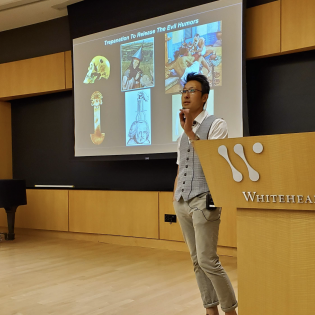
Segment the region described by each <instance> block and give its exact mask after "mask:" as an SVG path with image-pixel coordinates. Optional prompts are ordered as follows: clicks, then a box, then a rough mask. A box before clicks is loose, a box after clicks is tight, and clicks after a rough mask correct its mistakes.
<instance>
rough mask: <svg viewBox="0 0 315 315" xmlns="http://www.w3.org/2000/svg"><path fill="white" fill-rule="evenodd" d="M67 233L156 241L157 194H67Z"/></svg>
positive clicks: (107, 192)
mask: <svg viewBox="0 0 315 315" xmlns="http://www.w3.org/2000/svg"><path fill="white" fill-rule="evenodd" d="M69 230H70V231H72V232H83V233H99V234H111V235H122V236H135V237H145V238H156V239H157V238H158V192H133V191H82V190H81V191H80V190H75V191H70V192H69Z"/></svg>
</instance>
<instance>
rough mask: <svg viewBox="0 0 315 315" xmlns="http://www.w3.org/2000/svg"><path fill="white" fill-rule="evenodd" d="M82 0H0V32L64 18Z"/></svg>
mask: <svg viewBox="0 0 315 315" xmlns="http://www.w3.org/2000/svg"><path fill="white" fill-rule="evenodd" d="M80 1H82V0H0V32H2V31H6V30H11V29H14V28H18V27H22V26H26V25H31V24H36V23H40V22H44V21H48V20H52V19H57V18H59V17H62V16H66V15H67V14H68V12H67V5H70V4H73V3H75V2H80Z"/></svg>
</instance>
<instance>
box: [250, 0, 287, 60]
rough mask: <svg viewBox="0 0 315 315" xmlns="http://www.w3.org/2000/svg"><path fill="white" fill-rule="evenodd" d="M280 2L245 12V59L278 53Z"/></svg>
mask: <svg viewBox="0 0 315 315" xmlns="http://www.w3.org/2000/svg"><path fill="white" fill-rule="evenodd" d="M280 51H281V50H280V1H274V2H270V3H266V4H263V5H259V6H257V7H253V8H250V9H247V10H246V57H247V58H255V57H262V56H268V55H274V54H278V53H280Z"/></svg>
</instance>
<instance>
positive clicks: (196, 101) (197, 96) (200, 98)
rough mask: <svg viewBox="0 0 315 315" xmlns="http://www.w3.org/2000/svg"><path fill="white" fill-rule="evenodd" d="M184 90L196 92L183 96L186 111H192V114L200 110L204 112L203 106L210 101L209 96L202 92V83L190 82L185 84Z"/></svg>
mask: <svg viewBox="0 0 315 315" xmlns="http://www.w3.org/2000/svg"><path fill="white" fill-rule="evenodd" d="M183 89H184V90H190V89H195V90H196V91H195V92H194V93H188V92H186V93H183V94H182V107H183V108H185V109H190V111H191V112H196V111H199V110H200V109H201V110H202V109H203V104H204V103H205V102H206V101H207V99H208V94H204V95H202V93H201V92H200V91H201V90H202V86H201V83H200V82H198V81H189V82H187V83H186V84H185V86H184V88H183ZM197 90H198V91H197Z"/></svg>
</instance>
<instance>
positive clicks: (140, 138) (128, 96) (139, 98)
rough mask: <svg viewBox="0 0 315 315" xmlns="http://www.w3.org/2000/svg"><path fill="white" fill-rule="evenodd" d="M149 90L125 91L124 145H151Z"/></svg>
mask: <svg viewBox="0 0 315 315" xmlns="http://www.w3.org/2000/svg"><path fill="white" fill-rule="evenodd" d="M150 92H151V90H150V89H145V90H136V91H130V92H126V93H125V117H126V146H135V145H151V93H150Z"/></svg>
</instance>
